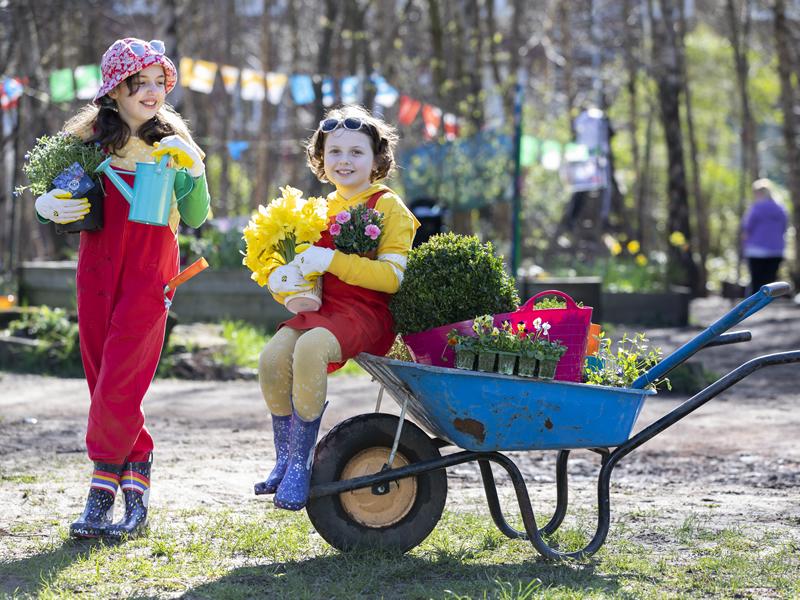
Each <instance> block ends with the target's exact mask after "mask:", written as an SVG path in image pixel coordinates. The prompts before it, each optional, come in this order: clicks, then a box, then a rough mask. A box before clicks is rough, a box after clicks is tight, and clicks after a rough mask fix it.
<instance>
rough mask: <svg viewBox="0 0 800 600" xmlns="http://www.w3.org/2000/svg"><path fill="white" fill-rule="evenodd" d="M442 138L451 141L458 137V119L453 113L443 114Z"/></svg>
mask: <svg viewBox="0 0 800 600" xmlns="http://www.w3.org/2000/svg"><path fill="white" fill-rule="evenodd" d="M443 120H444V137H445V139H446V140H448V141H453V140H454V139H456V138H457V137H458V119H457V118H456V116H455V115H454V114H453V113H444V118H443Z"/></svg>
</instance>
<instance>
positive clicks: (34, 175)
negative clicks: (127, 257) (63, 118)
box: [15, 131, 107, 233]
mask: <svg viewBox="0 0 800 600" xmlns="http://www.w3.org/2000/svg"><path fill="white" fill-rule="evenodd" d="M106 158H107V156H106V154H105V153H104V152H103V150H102V149H101V148H100V146H99V145H97V144H85V143H84V142H83V140H81V138H79V137H78V136H76V135H72V134H69V133H65V132H63V131H62V132H60V133H58V134H56V135H53V136H47V135H43V136H42V137H40V138H39V139H37V140H36V144H35V145H34V147H33V148H32V149H31V151H30V152H28V153H27V154H26V155H25V164H24V165H23V166H22V172H23V173H24V174H25V176H26V177H27V178H28V181H30V185H27V186H20V187H17V189H16V190H15V193H16V194H17V195H20V194H22V192H24V191H25V190H27V189H30V191H31V193H32V194H33V195H34V196H41V195H42V194H44V193H46V192H48V191H50V190H52V189H56V188H58V189H62V190H64V191H66V192H69V193H70V194H71V197H72V198H87V199H88V200H89V203H90V209H89V213H88V214H86V215H85V216H84V217H83V219H80V220H77V221H73V222H71V223H63V224H60V223H56V232H57V233H78V232H80V231H96V230H99V229H101V228H102V227H103V190H102V187H101V185H100V176H99V175H98V174H96V173H95V169H96V168H97V167H98V166H99V165H100V163H102V162H103V160H105V159H106ZM45 222H46V221H45Z"/></svg>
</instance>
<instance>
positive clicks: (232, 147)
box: [227, 140, 250, 160]
mask: <svg viewBox="0 0 800 600" xmlns="http://www.w3.org/2000/svg"><path fill="white" fill-rule="evenodd" d="M227 146H228V154H230V155H231V158H232V159H233V160H239V159H240V158H242V152H244V151H245V150H247V149H248V148H249V147H250V142H248V141H245V140H231V141H230V142H228V144H227Z"/></svg>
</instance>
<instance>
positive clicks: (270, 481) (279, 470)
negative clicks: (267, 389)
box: [253, 415, 292, 496]
mask: <svg viewBox="0 0 800 600" xmlns="http://www.w3.org/2000/svg"><path fill="white" fill-rule="evenodd" d="M291 429H292V415H286V416H285V417H279V416H278V415H272V434H273V438H274V439H275V455H276V456H277V459H276V461H275V467H274V468H273V469H272V472H271V473H270V474H269V475H268V476H267V479H266V480H265V481H260V482H258V483H256V484H255V485H254V486H253V488H254V490H255V493H256V496H261V495H262V494H274V493H275V490H277V489H278V484H280V482H281V479H283V474H284V473H286V465H288V464H289V436H290V433H291Z"/></svg>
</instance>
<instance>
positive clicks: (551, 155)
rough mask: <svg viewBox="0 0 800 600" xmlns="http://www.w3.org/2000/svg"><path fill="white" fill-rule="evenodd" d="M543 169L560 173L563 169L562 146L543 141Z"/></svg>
mask: <svg viewBox="0 0 800 600" xmlns="http://www.w3.org/2000/svg"><path fill="white" fill-rule="evenodd" d="M541 148H542V167H543V168H544V169H546V170H547V171H558V169H559V167H561V144H559V143H558V142H555V141H553V140H543V141H542V146H541Z"/></svg>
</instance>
